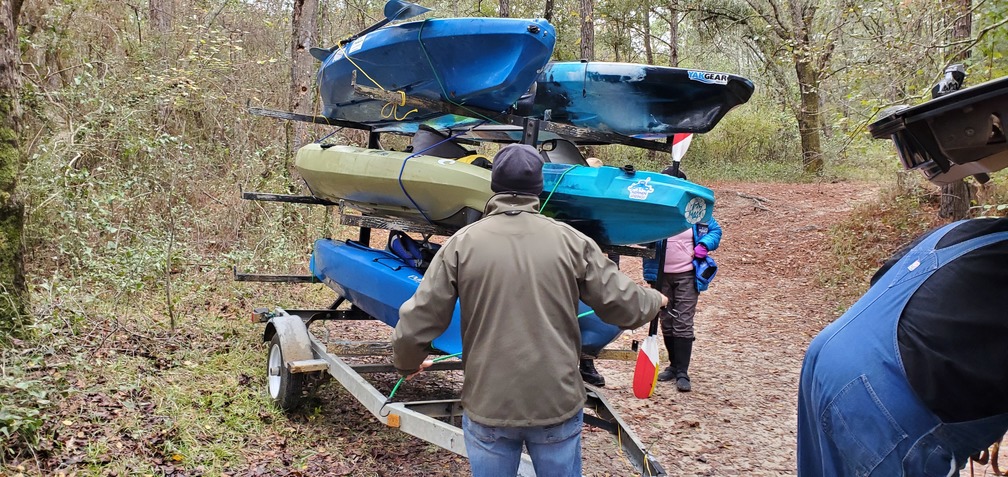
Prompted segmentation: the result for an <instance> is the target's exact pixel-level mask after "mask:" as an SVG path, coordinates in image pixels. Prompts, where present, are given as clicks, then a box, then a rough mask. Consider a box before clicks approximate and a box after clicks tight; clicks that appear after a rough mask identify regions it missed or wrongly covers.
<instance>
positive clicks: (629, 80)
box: [518, 61, 754, 137]
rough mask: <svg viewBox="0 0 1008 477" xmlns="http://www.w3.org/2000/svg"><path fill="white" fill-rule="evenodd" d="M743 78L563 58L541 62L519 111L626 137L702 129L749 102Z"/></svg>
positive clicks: (749, 86) (749, 92)
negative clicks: (529, 95) (542, 65)
mask: <svg viewBox="0 0 1008 477" xmlns="http://www.w3.org/2000/svg"><path fill="white" fill-rule="evenodd" d="M753 89H754V87H753V84H752V82H751V81H749V80H748V79H746V78H743V77H741V76H736V75H732V74H728V73H718V72H711V71H703V70H691V69H685V68H671V67H665V66H653V65H646V64H638V63H607V62H579V61H564V62H551V63H549V64H548V65H546V67H545V69H544V70H543V72H542V74H541V75H539V78H538V79H537V80H536V85H535V96H534V100H533V101H531V103H530V104H525V103H524V102H523V105H522V107H520V108H519V110H518V114H521V115H523V116H531V117H536V118H539V119H548V120H550V121H554V122H559V123H567V124H571V125H574V126H578V127H584V128H591V129H594V130H599V131H606V132H615V133H619V134H623V135H627V136H638V137H665V136H670V135H672V134H675V133H705V132H709V131H710V130H711V129H713V128H714V126H716V125H717V123H718V122H719V121H721V118H723V117H724V116H725V114H727V113H728V111H730V110H731V109H732V108H734V107H735V106H738V105H740V104H743V103H745V102H747V101H749V98H750V97H751V96H752V94H753Z"/></svg>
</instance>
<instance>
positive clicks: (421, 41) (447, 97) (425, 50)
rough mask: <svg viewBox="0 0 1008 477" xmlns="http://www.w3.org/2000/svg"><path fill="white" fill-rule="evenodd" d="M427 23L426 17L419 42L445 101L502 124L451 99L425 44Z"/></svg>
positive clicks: (418, 37) (474, 114) (418, 34)
mask: <svg viewBox="0 0 1008 477" xmlns="http://www.w3.org/2000/svg"><path fill="white" fill-rule="evenodd" d="M425 25H427V20H426V19H425V20H424V21H423V23H421V24H420V28H419V29H418V30H417V43H419V44H420V51H422V52H423V54H424V58H425V59H426V60H427V66H430V69H431V73H433V74H434V79H435V80H437V84H438V88H441V97H442V98H444V100H445V101H447V102H449V103H451V104H454V105H455V106H458V107H460V108H462V109H465V110H466V111H468V112H470V113H472V114H473V117H476V118H480V119H483V120H486V121H490V122H493V123H497V124H501V123H500V121H496V120H494V119H493V118H488V117H486V116H484V115H482V114H480V113H477V112H476V111H473V110H471V109H469V108H467V107H466V106H465V105H464V104H462V103H456V102H455V101H452V100H451V97H449V96H448V92H447V91H446V90H445V87H444V84H442V82H441V76H440V75H438V72H437V70H436V69H435V68H434V63H433V62H431V57H430V54H429V53H427V47H426V46H425V45H424V42H423V38H422V37H423V29H424V26H425Z"/></svg>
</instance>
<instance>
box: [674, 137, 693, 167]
mask: <svg viewBox="0 0 1008 477" xmlns="http://www.w3.org/2000/svg"><path fill="white" fill-rule="evenodd" d="M691 142H693V134H692V133H676V134H673V135H672V160H673V161H678V160H681V159H682V158H683V156H685V155H686V150H687V149H689V145H690V143H691Z"/></svg>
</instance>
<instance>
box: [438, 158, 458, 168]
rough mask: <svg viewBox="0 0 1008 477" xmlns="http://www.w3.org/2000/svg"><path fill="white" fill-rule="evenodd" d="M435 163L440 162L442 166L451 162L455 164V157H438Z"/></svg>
mask: <svg viewBox="0 0 1008 477" xmlns="http://www.w3.org/2000/svg"><path fill="white" fill-rule="evenodd" d="M437 163H438V164H441V165H442V166H450V165H452V164H455V159H438V161H437Z"/></svg>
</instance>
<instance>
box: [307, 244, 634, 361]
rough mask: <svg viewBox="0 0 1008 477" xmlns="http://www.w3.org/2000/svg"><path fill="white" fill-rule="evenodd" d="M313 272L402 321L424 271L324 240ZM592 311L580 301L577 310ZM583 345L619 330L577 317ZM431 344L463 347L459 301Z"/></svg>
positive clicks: (598, 346)
mask: <svg viewBox="0 0 1008 477" xmlns="http://www.w3.org/2000/svg"><path fill="white" fill-rule="evenodd" d="M311 271H312V274H313V275H314V276H315V277H316V278H318V279H319V280H321V281H322V282H323V283H325V284H326V285H328V286H329V287H330V288H332V289H333V290H335V291H336V293H338V294H339V295H340V296H342V297H345V298H346V299H347V300H349V301H350V303H353V304H354V306H356V307H357V308H360V309H361V310H363V311H364V312H365V313H367V314H368V315H371V316H373V317H374V318H377V319H378V320H380V321H382V322H384V323H386V324H387V325H389V326H392V327H395V325H396V323H398V322H399V307H400V306H402V304H403V303H405V302H406V300H408V299H409V298H410V297H412V296H413V294H414V293H416V289H417V287H418V286H419V285H420V280H421V279H423V274H422V273H421V272H420V271H419V270H417V269H416V268H413V267H411V266H409V265H407V264H406V263H405V262H403V261H402V260H401V259H399V257H397V256H395V255H393V254H392V253H390V252H387V251H385V250H378V249H374V248H370V247H365V246H363V245H361V244H359V243H356V242H352V241H346V242H339V241H333V240H329V239H321V240H317V241H316V242H315V247H314V251H313V253H312V258H311ZM588 311H591V308H589V307H587V306H586V305H585V304H584V303H580V307H579V309H578V312H579V313H584V312H588ZM578 321H579V324H580V327H581V341H582V343H581V349H582V351H583V352H584V353H587V354H589V355H593V356H594V355H596V354H597V353H598V352H599V351H601V350H602V348H604V347H605V346H606V345H608V344H609V343H611V342H612V341H613V340H614V339H616V337H617V336H619V334H620V329H619V328H618V327H616V326H613V325H610V324H608V323H605V322H603V321H602V320H601V319H599V318H598V317H597V316H596V315H595V314H594V313H589V314H587V315H586V316H583V317H581V318H579V320H578ZM432 345H433V346H434V347H435V348H437V349H438V350H439V351H442V352H444V353H446V354H453V353H460V352H461V351H462V326H461V315H460V311H459V305H458V304H457V303H456V305H455V311H454V313H453V314H452V320H451V324H450V325H449V326H448V329H447V330H445V332H444V333H443V334H441V336H439V337H437V338H436V339H435V340H434V342H433V343H432Z"/></svg>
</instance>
